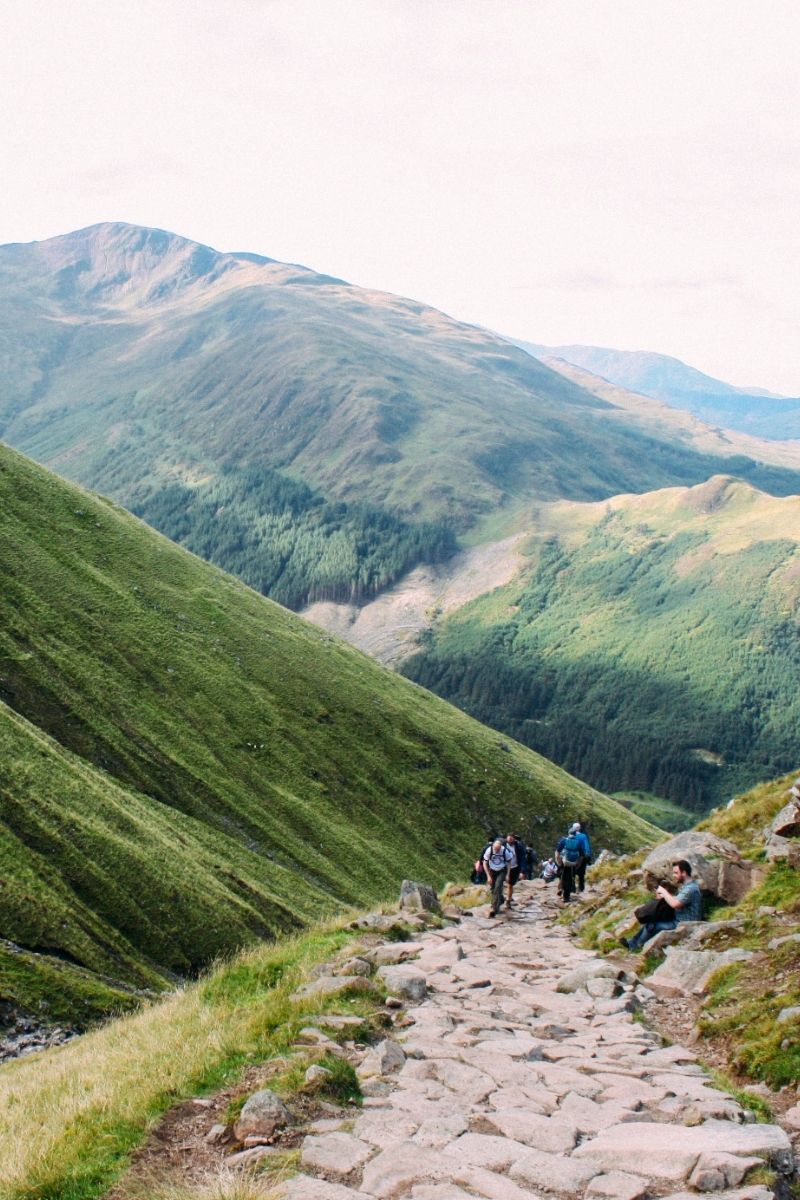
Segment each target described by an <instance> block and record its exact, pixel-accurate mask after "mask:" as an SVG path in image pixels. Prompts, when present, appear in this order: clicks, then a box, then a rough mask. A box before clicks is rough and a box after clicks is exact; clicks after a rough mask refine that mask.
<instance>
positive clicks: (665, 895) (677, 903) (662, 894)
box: [656, 884, 683, 908]
mask: <svg viewBox="0 0 800 1200" xmlns="http://www.w3.org/2000/svg"><path fill="white" fill-rule="evenodd" d="M656 895H657V896H658V898H659V900H666V902H667V904H668V905H669V906H670V908H683V901H682V900H680V899H679V898H678V897H677V896H673V894H672V892H668V891H667V889H666V888H665V887H664V886H663V884H659V885H658V887H657V888H656Z"/></svg>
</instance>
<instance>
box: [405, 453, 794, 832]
mask: <svg viewBox="0 0 800 1200" xmlns="http://www.w3.org/2000/svg"><path fill="white" fill-rule="evenodd" d="M531 528H532V531H531V534H530V536H529V538H528V542H527V545H525V544H524V543H522V542H521V543H520V545H519V548H518V549H519V554H520V569H519V571H518V573H517V575H516V576H515V577H514V578H513V579H512V580H511V581H510V582H507V583H505V584H504V585H502V586H499V587H497V588H496V589H495V590H493V591H491V592H489V593H488V594H486V595H483V596H481V597H478V598H476V599H474V600H472V601H471V602H470V603H467V604H464V605H463V606H461V607H458V608H457V609H455V610H454V611H452V612H451V613H450V614H449V615H448V614H446V613H445V614H444V615H443V616H442V617H440V618H439V619H438V620H437V621H435V622H434V624H433V625H432V627H431V628H429V629H428V631H427V632H423V634H422V635H421V641H422V649H421V650H420V652H419V653H418V654H417V655H416V656H415V657H413V658H411V659H409V660H407V661H406V663H405V664H404V667H403V669H404V670H405V672H406V673H407V674H408V675H409V676H410V677H411V678H413V679H416V680H417V681H419V682H421V683H423V684H425V686H427V687H430V688H432V689H433V690H434V691H436V692H438V693H439V694H440V695H442V696H445V697H447V698H448V699H450V700H452V701H453V702H454V703H456V704H458V705H459V706H460V707H462V708H463V709H465V711H467V712H470V713H472V714H473V715H474V716H477V717H479V719H481V720H483V721H486V722H487V723H488V724H491V725H494V726H495V727H496V728H498V729H502V730H505V731H506V732H508V733H510V734H512V735H513V736H515V737H517V738H519V739H520V741H523V742H525V743H526V744H527V745H529V746H532V747H534V748H535V749H537V750H539V751H540V752H541V753H543V754H546V755H548V756H549V757H551V758H553V759H555V760H556V761H558V762H560V763H561V764H562V765H564V766H566V767H567V768H568V769H570V770H573V771H575V772H577V773H578V774H580V775H581V776H582V777H584V778H588V779H591V780H592V782H593V783H594V784H595V785H596V786H598V787H603V788H605V789H606V790H607V791H609V792H623V791H630V790H641V791H644V792H647V793H651V794H655V795H657V796H665V797H667V798H669V799H673V800H676V801H679V802H681V803H683V804H686V805H689V806H690V807H693V808H694V809H695V810H696V811H703V810H704V809H706V808H708V807H709V806H711V805H712V804H716V803H719V802H720V801H723V800H726V799H727V798H728V797H729V796H730V795H731V794H732V793H733V792H734V791H737V790H741V789H742V788H744V787H747V786H749V785H752V784H753V783H754V782H756V781H758V780H760V779H763V778H766V777H769V776H774V775H777V774H779V773H781V772H783V771H787V770H789V769H791V768H792V767H793V766H794V765H795V763H796V756H797V746H796V730H797V724H798V721H799V720H800V696H798V691H797V679H798V677H800V639H798V616H799V614H800V497H797V496H793V497H792V496H790V497H784V498H776V497H773V496H768V495H766V494H764V493H762V492H759V491H758V490H756V489H754V488H752V487H750V486H749V485H747V484H744V483H742V482H741V481H738V480H734V479H732V478H730V477H729V476H717V477H714V478H712V479H710V480H709V481H708V482H706V483H704V484H702V485H699V486H696V487H693V488H689V489H684V488H671V489H666V490H663V491H658V492H653V493H650V494H646V495H642V496H630V495H628V496H618V497H615V498H614V499H612V500H610V501H604V502H601V503H597V504H593V505H588V504H575V503H571V502H565V501H562V502H558V503H554V504H549V505H541V506H539V508H538V509H537V510H536V513H535V522H534V523H533V524H532V527H531Z"/></svg>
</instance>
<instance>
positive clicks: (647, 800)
mask: <svg viewBox="0 0 800 1200" xmlns="http://www.w3.org/2000/svg"><path fill="white" fill-rule="evenodd" d="M611 798H612V800H616V801H617V802H618V803H619V804H621V805H622V806H623V808H628V809H630V811H631V812H634V813H636V815H637V817H641V818H642V820H644V821H649V822H650V824H651V825H655V826H656V828H657V829H663V830H664V831H665V832H666V833H680V832H681V831H682V830H684V829H691V827H692V826H693V825H694V824H695V822H696V819H697V814H696V813H693V812H691V811H690V810H689V809H687V808H684V807H683V806H682V805H680V804H675V803H674V802H673V801H672V800H667V799H666V798H665V797H664V796H654V795H652V794H651V793H650V792H641V791H638V792H637V791H634V792H613V793H612V796H611Z"/></svg>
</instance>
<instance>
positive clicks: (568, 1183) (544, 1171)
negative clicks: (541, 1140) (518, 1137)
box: [508, 1150, 598, 1196]
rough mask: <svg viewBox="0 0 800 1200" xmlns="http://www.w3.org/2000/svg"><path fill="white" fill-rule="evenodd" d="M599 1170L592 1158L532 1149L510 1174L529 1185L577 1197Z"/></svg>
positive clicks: (517, 1162) (517, 1180) (516, 1179)
mask: <svg viewBox="0 0 800 1200" xmlns="http://www.w3.org/2000/svg"><path fill="white" fill-rule="evenodd" d="M597 1170H598V1168H597V1165H596V1164H595V1163H592V1162H590V1161H588V1160H587V1161H585V1162H578V1161H577V1159H575V1158H566V1157H565V1156H564V1155H562V1154H546V1153H544V1152H542V1151H540V1150H530V1151H528V1153H527V1154H525V1155H524V1156H523V1157H522V1158H520V1159H518V1160H517V1161H516V1162H515V1163H514V1164H513V1165H512V1166H511V1169H510V1170H509V1172H508V1173H509V1176H510V1177H511V1178H512V1179H513V1180H515V1181H516V1182H517V1183H522V1184H524V1185H525V1186H526V1187H530V1188H534V1189H538V1188H541V1190H542V1191H544V1192H556V1193H558V1194H561V1195H565V1196H574V1195H576V1194H577V1193H579V1192H580V1191H581V1188H582V1187H583V1186H584V1184H586V1183H588V1181H589V1180H590V1179H592V1178H593V1176H594V1175H596V1173H597Z"/></svg>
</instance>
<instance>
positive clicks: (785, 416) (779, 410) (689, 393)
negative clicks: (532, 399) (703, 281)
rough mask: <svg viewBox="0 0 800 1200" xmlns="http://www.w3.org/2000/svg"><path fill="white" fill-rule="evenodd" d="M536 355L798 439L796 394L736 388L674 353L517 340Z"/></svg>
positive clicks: (762, 433) (748, 428) (748, 429)
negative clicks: (793, 395) (543, 343)
mask: <svg viewBox="0 0 800 1200" xmlns="http://www.w3.org/2000/svg"><path fill="white" fill-rule="evenodd" d="M513 344H514V345H516V346H520V347H522V349H524V350H527V351H528V353H530V354H532V355H533V356H534V357H535V358H537V359H540V360H544V361H550V360H558V359H562V360H563V361H564V362H567V363H571V364H572V365H573V366H576V367H582V368H583V369H584V370H586V371H590V372H592V373H593V374H594V375H599V376H600V377H601V378H603V379H607V380H608V381H609V383H614V384H617V385H618V386H619V387H623V388H626V389H627V390H628V391H631V392H638V393H640V394H641V395H643V396H651V397H652V398H654V399H656V400H663V401H665V402H666V403H667V404H671V405H673V406H674V407H675V408H680V409H684V410H685V411H686V412H690V413H693V414H694V415H695V416H696V417H700V418H701V419H702V420H703V421H708V422H710V423H711V424H712V425H722V426H724V427H725V428H727V429H737V430H740V431H741V432H742V433H748V434H752V435H754V436H755V437H761V438H776V439H786V438H800V398H797V397H794V398H789V397H785V396H776V395H775V394H774V393H772V392H767V391H764V390H763V389H761V388H737V387H733V386H732V384H729V383H723V382H722V380H720V379H713V378H712V377H711V376H710V375H704V374H703V373H702V371H697V370H695V368H694V367H690V366H688V365H687V364H686V363H683V362H681V361H680V359H678V358H671V357H670V356H669V355H666V354H654V353H651V352H649V351H638V350H636V351H631V350H610V349H607V348H606V347H604V346H543V345H537V344H536V343H534V342H521V341H515V342H514V343H513Z"/></svg>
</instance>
